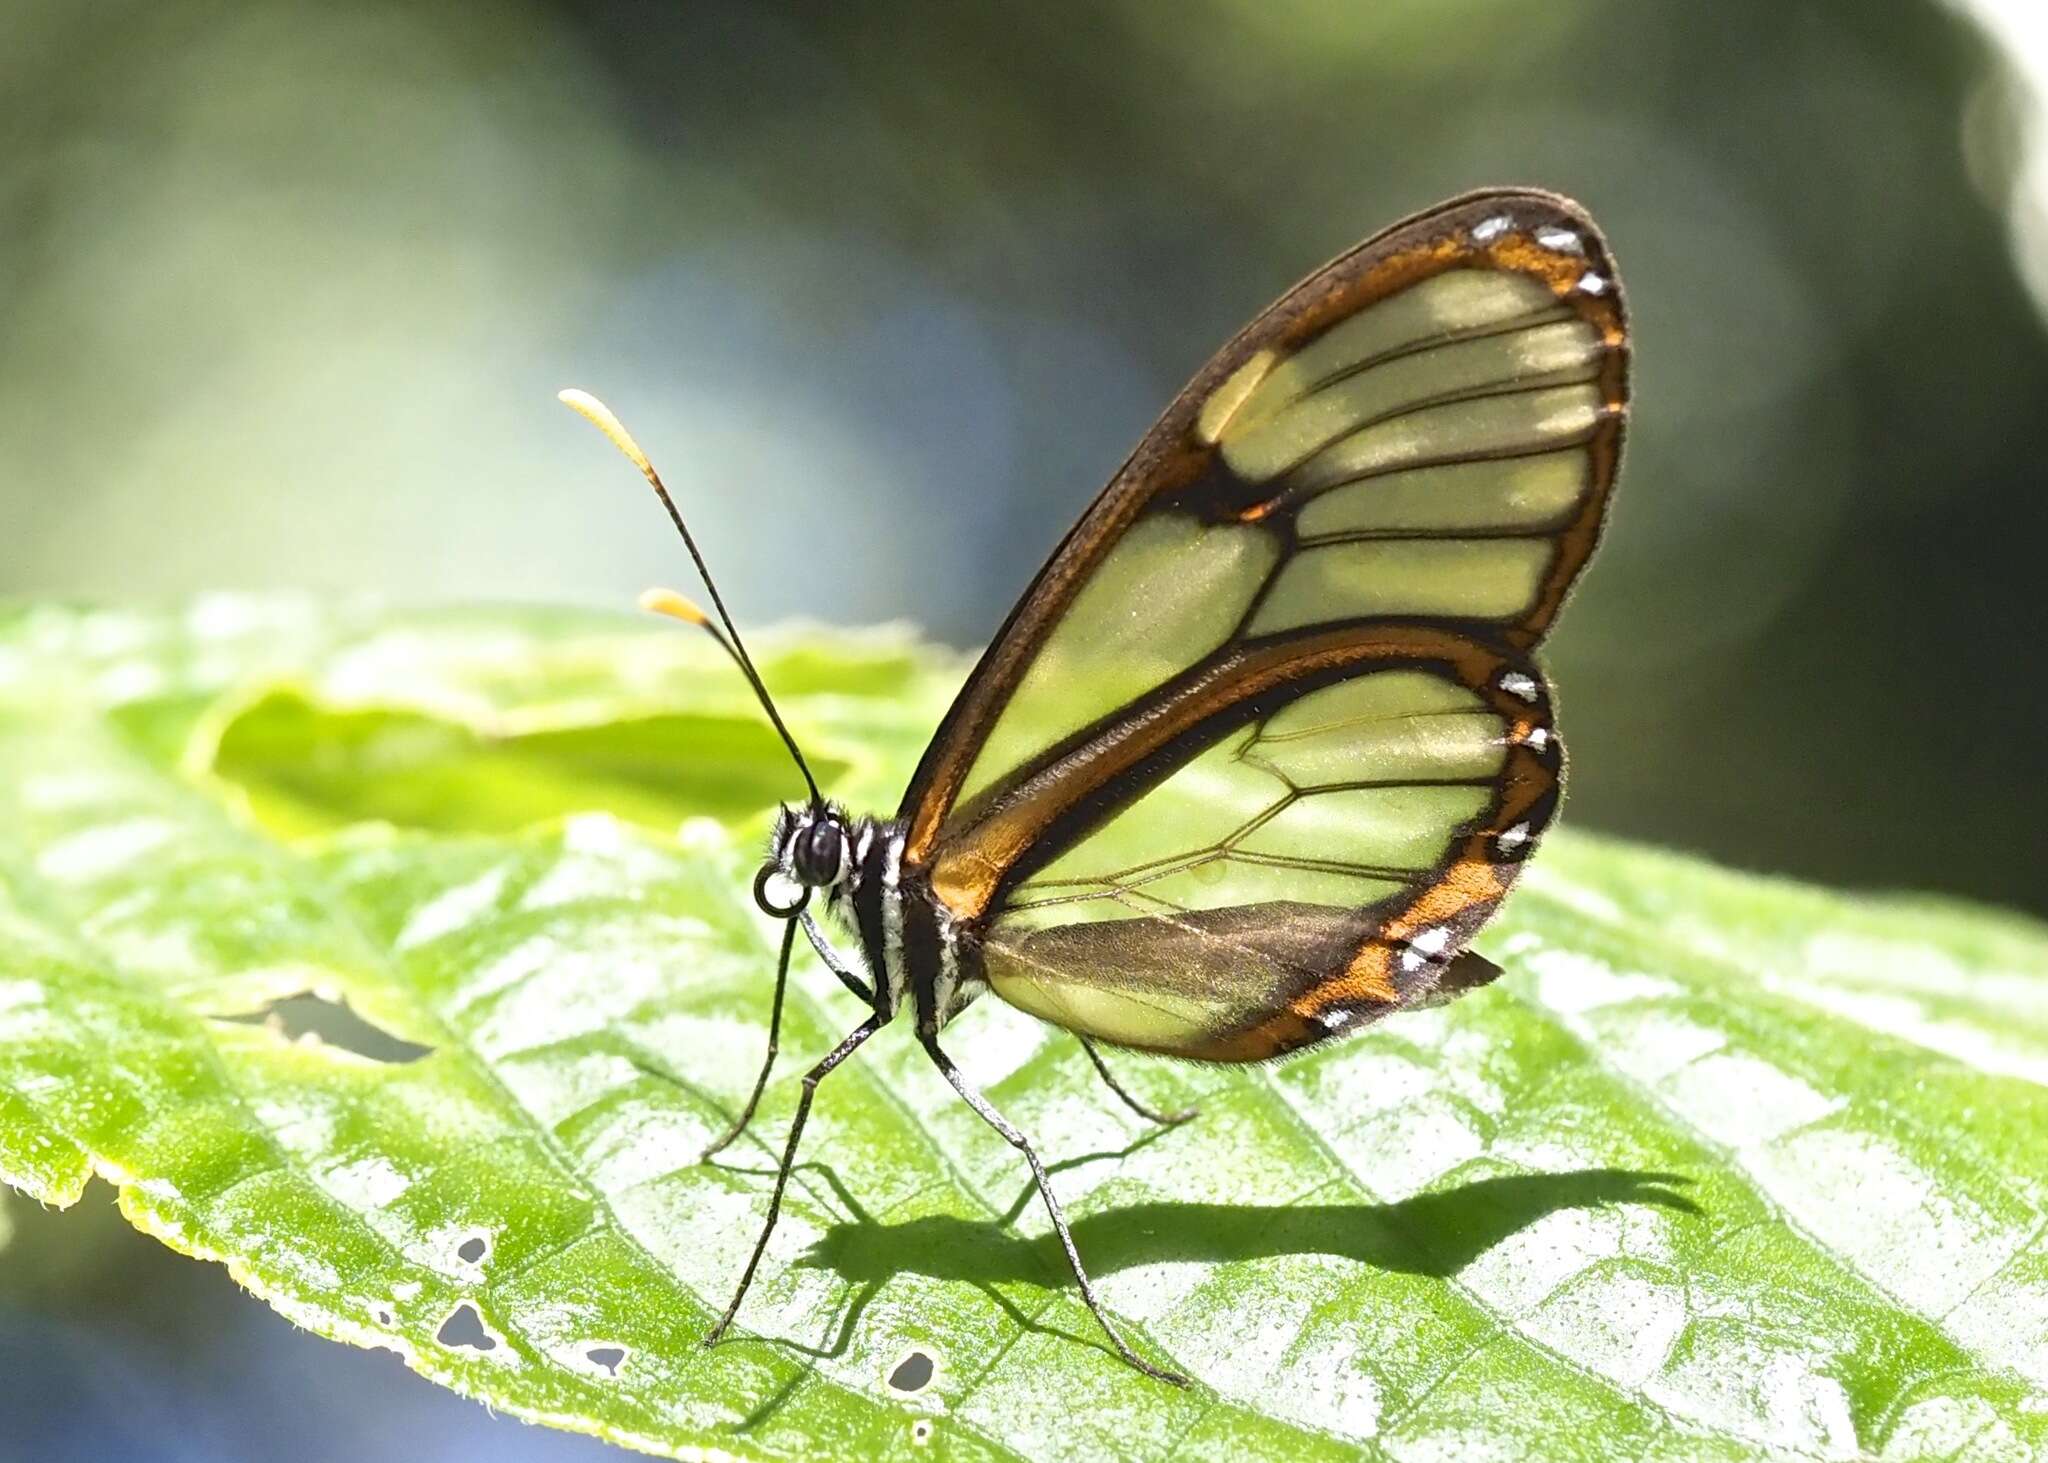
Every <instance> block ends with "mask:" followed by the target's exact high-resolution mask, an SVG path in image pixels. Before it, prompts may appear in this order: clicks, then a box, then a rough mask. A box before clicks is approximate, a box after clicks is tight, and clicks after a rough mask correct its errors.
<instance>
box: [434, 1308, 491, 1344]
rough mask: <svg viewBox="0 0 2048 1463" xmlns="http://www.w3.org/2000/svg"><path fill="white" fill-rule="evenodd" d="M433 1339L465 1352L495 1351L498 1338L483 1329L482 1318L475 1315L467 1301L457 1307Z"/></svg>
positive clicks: (473, 1309)
mask: <svg viewBox="0 0 2048 1463" xmlns="http://www.w3.org/2000/svg"><path fill="white" fill-rule="evenodd" d="M434 1339H435V1340H436V1341H438V1342H440V1343H441V1344H442V1345H443V1346H446V1347H449V1348H450V1349H455V1348H458V1347H459V1348H461V1349H463V1350H466V1351H496V1350H497V1349H498V1338H497V1337H495V1336H493V1335H492V1334H491V1333H490V1332H489V1331H488V1330H487V1329H485V1327H484V1318H483V1317H482V1316H480V1315H478V1314H477V1313H476V1307H475V1306H473V1305H471V1304H470V1303H469V1302H468V1301H464V1302H463V1303H462V1304H461V1305H459V1306H457V1307H456V1308H455V1310H454V1312H453V1314H451V1315H450V1316H449V1317H448V1319H447V1320H445V1321H443V1322H442V1323H441V1329H440V1330H438V1331H436V1332H435V1333H434Z"/></svg>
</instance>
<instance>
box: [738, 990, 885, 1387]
mask: <svg viewBox="0 0 2048 1463" xmlns="http://www.w3.org/2000/svg"><path fill="white" fill-rule="evenodd" d="M881 1029H882V1018H881V1017H880V1016H870V1017H869V1018H868V1019H867V1020H865V1021H863V1022H861V1024H860V1025H859V1026H856V1027H855V1028H854V1029H853V1030H852V1031H851V1032H850V1033H849V1034H848V1035H847V1037H846V1039H845V1040H844V1041H842V1042H840V1043H839V1045H837V1046H835V1047H833V1048H832V1050H831V1051H829V1052H827V1053H826V1054H825V1059H824V1060H823V1061H821V1062H819V1063H818V1065H817V1066H815V1067H813V1068H811V1070H810V1071H808V1072H806V1073H804V1091H803V1096H801V1097H799V1098H798V1099H797V1101H796V1120H795V1121H794V1122H792V1123H791V1124H790V1125H789V1142H788V1144H787V1145H786V1146H785V1147H784V1148H783V1150H782V1167H781V1168H779V1169H777V1170H776V1173H775V1190H774V1192H773V1193H771V1194H770V1195H769V1196H768V1219H767V1222H766V1223H764V1224H763V1225H762V1226H761V1237H760V1238H759V1239H757V1240H755V1241H754V1253H753V1254H752V1255H751V1256H749V1257H748V1259H747V1268H746V1270H745V1271H743V1272H742V1273H741V1275H740V1284H739V1289H737V1290H735V1291H734V1292H733V1293H732V1304H731V1305H729V1306H727V1307H726V1308H725V1314H724V1315H722V1316H720V1317H719V1318H718V1324H717V1325H716V1326H713V1327H712V1328H711V1331H710V1334H709V1335H707V1336H705V1338H704V1344H705V1345H706V1346H716V1345H717V1344H718V1338H719V1337H721V1336H723V1335H724V1334H725V1328H726V1327H728V1326H730V1325H731V1324H732V1318H733V1317H734V1316H736V1315H738V1314H739V1309H740V1302H741V1301H743V1300H745V1299H746V1298H747V1287H748V1286H750V1285H752V1284H753V1283H754V1272H755V1271H756V1270H758V1269H760V1268H761V1256H762V1255H764V1254H765V1253H767V1250H768V1236H769V1235H771V1234H773V1233H775V1221H776V1220H777V1219H778V1218H780V1217H781V1214H782V1191H783V1190H784V1189H786V1188H788V1187H789V1171H790V1169H791V1168H793V1167H794V1166H795V1165H796V1147H797V1144H798V1143H799V1142H801V1141H802V1140H803V1136H804V1119H805V1118H808V1117H809V1116H810V1115H811V1099H812V1098H813V1097H814V1096H816V1095H817V1091H818V1084H819V1083H820V1082H822V1081H824V1080H825V1074H826V1073H827V1072H829V1071H831V1070H832V1069H833V1068H834V1067H836V1066H838V1065H839V1064H840V1063H841V1062H843V1061H845V1060H846V1059H847V1058H848V1057H850V1056H852V1055H853V1054H854V1052H855V1051H856V1050H858V1049H859V1047H860V1044H861V1043H862V1042H864V1041H866V1040H867V1039H868V1038H869V1037H871V1036H873V1035H874V1034H875V1033H876V1032H877V1031H880V1030H881Z"/></svg>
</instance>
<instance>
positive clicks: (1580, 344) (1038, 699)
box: [903, 192, 1627, 915]
mask: <svg viewBox="0 0 2048 1463" xmlns="http://www.w3.org/2000/svg"><path fill="white" fill-rule="evenodd" d="M1626 395H1627V389H1626V330H1625V324H1624V320H1623V316H1622V312H1621V303H1620V295H1619V288H1618V285H1617V283H1616V280H1615V276H1614V272H1613V267H1612V264H1611V261H1610V260H1609V259H1608V257H1607V254H1606V251H1605V247H1604V245H1603V244H1602V242H1601V240H1600V238H1599V235H1598V233H1597V231H1596V230H1595V229H1594V228H1593V225H1592V223H1591V221H1590V220H1589V219H1587V218H1586V217H1585V215H1584V214H1583V213H1582V212H1580V211H1579V210H1578V209H1577V208H1576V207H1575V206H1574V205H1572V204H1570V203H1568V202H1566V201H1565V200H1562V199H1558V198H1555V197H1552V196H1550V195H1546V194H1538V193H1529V192H1494V193H1488V194H1482V195H1475V196H1473V197H1471V198H1468V199H1463V200H1458V201H1456V202H1454V203H1452V204H1449V205H1446V206H1444V207H1442V208H1439V209H1436V210H1432V211H1431V212H1429V213H1427V214H1424V215H1420V216H1418V217H1417V218H1415V219H1411V220H1409V221H1408V222H1406V223H1404V224H1401V225H1398V226H1396V228H1394V229H1392V230H1390V231H1388V233H1386V234H1384V235H1381V236H1379V237H1378V238H1376V239H1374V240H1370V241H1368V242H1367V243H1366V244H1363V245H1361V246H1360V247H1359V248H1358V249H1355V250H1353V251H1352V252H1351V253H1349V254H1347V255H1345V256H1343V257H1342V258H1340V259H1338V260H1337V261H1335V262H1333V263H1332V264H1330V265H1329V266H1327V267H1326V268H1324V269H1323V270H1321V271H1319V272H1318V273H1317V274H1315V275H1313V276H1311V277H1310V278H1309V279H1308V280H1306V281H1304V282H1303V283H1302V284H1301V285H1299V286H1297V287H1296V289H1294V290H1293V291H1292V292H1290V293H1289V294H1288V295H1287V296H1285V297H1284V298H1283V299H1282V300H1281V301H1280V302H1279V303H1277V304H1276V305H1275V306H1274V307H1273V308H1272V309H1270V310H1268V311H1267V312H1266V313H1265V314H1264V315H1262V316H1260V317H1259V319H1258V320H1256V321H1254V322H1253V323H1252V325H1251V326H1250V327H1248V328H1247V329H1246V331H1245V332H1244V333H1243V334H1242V335H1240V336H1239V337H1238V339H1236V340H1235V341H1233V342H1232V343H1231V344H1230V345H1229V346H1227V347H1226V348H1225V349H1224V350H1223V351H1222V352H1221V353H1219V355H1218V356H1217V357H1216V359H1215V360H1213V361H1212V362H1211V363H1210V364H1209V365H1208V366H1207V367H1206V368H1205V369H1204V370H1203V371H1202V373H1201V374H1200V375H1199V376H1197V378H1196V380H1195V381H1194V382H1193V383H1192V384H1191V385H1190V386H1189V388H1188V389H1187V390H1186V391H1185V392H1183V393H1182V395H1181V396H1180V398H1179V399H1178V400H1176V402H1175V403H1174V404H1173V406H1172V407H1170V408H1169V409H1168V411H1167V413H1166V415H1165V416H1164V417H1162V418H1161V420H1160V422H1159V423H1158V424H1157V425H1156V426H1155V427H1154V428H1153V430H1152V431H1151V432H1150V433H1149V434H1148V435H1147V436H1146V438H1145V440H1144V441H1143V442H1142V443H1141V444H1140V445H1139V448H1138V450H1137V452H1135V453H1134V454H1133V456H1132V458H1131V460H1130V461H1129V462H1128V463H1127V464H1126V465H1125V466H1124V468H1123V470H1122V471H1121V472H1119V473H1118V475H1117V476H1116V478H1115V479H1114V480H1112V482H1111V483H1110V485H1109V487H1108V488H1107V489H1105V490H1104V492H1103V494H1102V496H1101V497H1100V498H1098V499H1097V500H1096V503H1095V504H1094V506H1093V507H1092V508H1090V510H1089V511H1088V513H1087V515H1086V516H1084V518H1083V519H1082V521H1081V522H1080V524H1078V525H1077V526H1076V527H1075V529H1074V530H1073V532H1072V533H1070V534H1069V535H1068V537H1067V540H1066V541H1065V542H1064V543H1063V544H1062V545H1061V546H1060V548H1059V550H1058V551H1057V552H1056V553H1055V554H1054V555H1053V557H1052V559H1051V560H1050V561H1049V562H1048V563H1047V565H1046V567H1045V568H1044V570H1042V571H1041V573H1040V575H1039V577H1038V579H1037V580H1036V581H1035V582H1034V583H1033V585H1032V586H1031V588H1030V590H1029V591H1028V592H1027V593H1026V594H1025V596H1024V598H1023V599H1022V600H1021V601H1020V602H1019V604H1018V607H1017V609H1016V610H1015V611H1014V612H1013V613H1012V615H1011V618H1010V621H1009V622H1008V624H1006V625H1005V627H1004V628H1003V630H1002V632H1001V633H999V634H998V636H997V637H996V640H995V642H994V643H993V644H992V645H991V646H990V648H989V650H988V652H987V653H986V654H985V655H984V657H983V660H982V662H981V664H980V665H979V666H978V667H977V669H976V671H975V674H974V675H973V676H972V677H971V678H970V679H969V682H968V685H967V686H966V688H965V689H964V690H963V691H962V693H961V696H960V698H959V700H958V701H957V702H956V704H955V706H954V707H953V709H952V711H951V712H950V713H949V715H948V717H947V719H946V722H945V724H944V725H943V726H942V727H941V729H940V732H939V734H938V736H937V737H935V738H934V740H933V743H932V746H931V748H930V749H929V750H928V751H927V753H926V756H925V759H924V762H923V764H922V765H921V766H920V768H919V771H918V774H917V776H916V778H914V779H913V781H912V784H911V787H910V790H909V792H908V793H907V795H906V797H905V800H904V804H903V814H904V816H905V817H906V818H907V819H908V820H909V821H910V825H911V832H910V841H909V846H908V849H907V855H906V856H907V860H908V862H909V863H910V864H911V865H912V866H913V867H919V866H923V867H929V868H932V869H933V870H934V871H935V872H936V873H937V874H938V876H939V877H938V881H939V882H940V883H942V884H945V885H947V886H949V887H951V888H954V889H960V888H964V887H966V886H967V885H968V884H970V883H975V882H977V881H978V882H979V884H980V886H981V891H982V895H983V896H984V897H983V898H981V899H980V901H979V902H978V903H977V902H976V901H974V900H970V901H969V903H970V907H968V908H965V909H962V910H961V911H960V912H962V913H964V914H968V915H974V914H977V913H978V912H979V910H980V908H982V907H985V904H986V897H985V896H987V895H989V894H992V893H993V890H994V887H995V883H996V882H997V881H998V880H1000V878H1001V877H1002V870H1001V868H1000V867H997V866H996V865H993V864H990V863H988V862H987V861H986V859H987V855H988V841H987V840H986V839H983V840H978V841H977V840H976V839H974V838H973V837H972V836H970V835H971V831H972V830H973V828H974V827H975V826H976V825H977V824H978V823H981V822H983V821H985V820H987V819H989V818H990V817H992V816H995V815H996V814H998V812H999V811H1000V809H1001V807H1002V805H1003V804H1004V802H1005V800H1006V799H1008V798H1010V797H1011V796H1012V794H1013V793H1014V792H1015V791H1016V790H1017V789H1018V788H1019V787H1020V786H1022V785H1023V784H1024V783H1026V782H1029V781H1030V780H1031V779H1032V778H1033V777H1034V776H1035V775H1036V773H1037V772H1038V771H1039V770H1041V769H1043V768H1044V767H1046V766H1048V765H1051V764H1052V763H1053V762H1055V761H1057V760H1059V759H1060V758H1061V757H1062V756H1063V755H1064V754H1065V752H1066V751H1068V750H1071V748H1072V747H1073V746H1076V745H1079V744H1081V743H1084V742H1086V741H1087V740H1088V739H1089V738H1091V737H1095V736H1099V735H1101V734H1102V733H1103V732H1104V731H1105V730H1106V729H1108V728H1109V727H1110V725H1111V724H1112V723H1113V722H1114V721H1115V720H1116V719H1117V718H1118V717H1119V716H1120V715H1122V714H1123V713H1122V708H1123V707H1124V706H1125V705H1126V704H1127V703H1130V702H1132V701H1134V700H1138V699H1142V698H1143V697H1145V696H1147V695H1148V694H1153V693H1156V692H1161V691H1163V690H1165V689H1166V688H1169V687H1170V686H1172V685H1173V684H1175V683H1176V682H1178V681H1182V680H1186V679H1188V678H1191V677H1198V676H1199V675H1201V674H1202V673H1203V671H1204V669H1205V668H1207V667H1213V666H1215V665H1217V664H1219V663H1221V662H1222V661H1223V660H1225V659H1227V658H1229V657H1230V656H1232V655H1234V654H1236V653H1238V652H1239V651H1240V650H1241V649H1243V648H1244V647H1246V646H1247V645H1250V644H1254V643H1256V642H1258V641H1261V640H1264V639H1271V638H1273V637H1277V636H1285V635H1291V634H1297V633H1313V632H1315V631H1317V630H1318V629H1320V628H1323V627H1327V626H1331V625H1336V624H1342V623H1346V622H1353V621H1362V620H1379V621H1388V622H1418V623H1441V624H1449V625H1455V626H1457V627H1458V628H1459V629H1460V631H1461V633H1464V634H1467V635H1469V636H1472V637H1474V638H1477V639H1481V640H1485V641H1488V642H1491V643H1495V644H1498V645H1500V646H1502V647H1504V648H1507V649H1510V650H1521V651H1526V650H1527V649H1529V648H1530V647H1532V646H1533V645H1534V644H1535V643H1536V641H1537V640H1538V639H1539V638H1540V637H1541V635H1542V634H1543V632H1544V630H1545V629H1547V627H1548V626H1549V624H1550V621H1551V619H1552V617H1553V616H1554V615H1555V613H1556V610H1557V608H1558V605H1559V604H1560V603H1561V601H1562V599H1563V597H1564V594H1565V592H1566V590H1567V589H1568V588H1569V586H1570V583H1571V581H1572V579H1573V578H1574V576H1575V575H1576V574H1577V572H1578V570H1579V568H1580V567H1581V565H1582V564H1583V563H1584V561H1585V558H1586V556H1587V554H1588V553H1590V552H1591V549H1592V547H1593V543H1594V540H1595V538H1596V537H1597V534H1598V530H1599V525H1600V521H1601V516H1602V512H1603V509H1604V502H1605V498H1606V494H1607V492H1608V489H1609V487H1610V485H1611V483H1612V480H1613V475H1614V469H1615V465H1616V461H1617V457H1618V453H1619V447H1620V435H1621V419H1622V414H1623V411H1624V407H1625V402H1626ZM948 843H955V844H957V845H958V846H959V847H961V848H962V849H968V848H972V850H973V851H972V854H971V856H970V857H971V858H972V859H973V860H974V861H975V862H974V863H973V866H972V867H968V866H967V865H965V864H956V866H955V867H953V868H952V869H950V870H941V869H940V866H941V865H942V864H943V863H944V862H945V861H946V859H947V853H946V846H947V845H948Z"/></svg>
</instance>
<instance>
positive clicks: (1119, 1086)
mask: <svg viewBox="0 0 2048 1463" xmlns="http://www.w3.org/2000/svg"><path fill="white" fill-rule="evenodd" d="M1075 1035H1076V1036H1080V1033H1079V1032H1076V1033H1075ZM1080 1039H1081V1050H1082V1051H1084V1052H1086V1053H1088V1060H1089V1061H1091V1062H1093V1063H1094V1064H1095V1072H1096V1075H1097V1076H1099V1077H1101V1078H1102V1084H1103V1086H1105V1087H1107V1088H1108V1089H1109V1090H1110V1091H1111V1092H1114V1093H1115V1094H1116V1095H1117V1096H1118V1097H1121V1098H1122V1099H1123V1100H1124V1106H1125V1107H1127V1108H1129V1109H1130V1110H1131V1111H1132V1112H1134V1113H1136V1114H1137V1115H1138V1116H1139V1117H1141V1118H1144V1119H1145V1120H1146V1121H1147V1122H1154V1123H1157V1124H1159V1125H1160V1126H1161V1127H1163V1128H1172V1127H1178V1126H1179V1125H1180V1124H1182V1123H1184V1122H1186V1121H1187V1120H1188V1119H1189V1118H1191V1117H1193V1116H1194V1115H1195V1114H1196V1113H1198V1112H1200V1111H1201V1109H1200V1108H1194V1107H1184V1108H1182V1109H1181V1110H1180V1111H1179V1112H1155V1111H1153V1110H1152V1109H1151V1108H1149V1107H1147V1106H1146V1105H1145V1104H1144V1103H1142V1102H1140V1101H1138V1099H1137V1098H1135V1097H1133V1096H1131V1094H1130V1093H1129V1092H1126V1091H1125V1090H1124V1084H1123V1083H1121V1082H1119V1081H1117V1080H1116V1078H1115V1077H1114V1076H1112V1075H1111V1073H1110V1070H1109V1063H1107V1062H1105V1061H1103V1060H1102V1053H1101V1052H1099V1051H1097V1050H1096V1049H1095V1043H1094V1042H1092V1041H1090V1040H1089V1039H1088V1038H1087V1037H1085V1036H1081V1038H1080Z"/></svg>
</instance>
